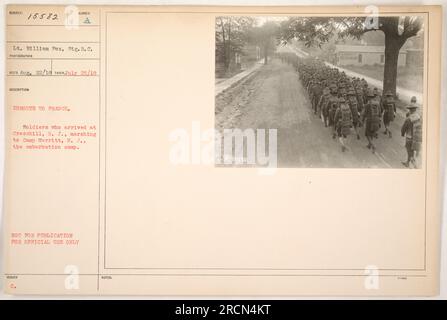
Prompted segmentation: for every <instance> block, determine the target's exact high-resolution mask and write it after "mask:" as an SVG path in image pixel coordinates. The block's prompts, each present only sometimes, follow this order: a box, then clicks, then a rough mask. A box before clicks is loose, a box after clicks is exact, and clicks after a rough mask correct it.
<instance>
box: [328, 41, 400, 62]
mask: <svg viewBox="0 0 447 320" xmlns="http://www.w3.org/2000/svg"><path fill="white" fill-rule="evenodd" d="M335 47H336V49H335V52H336V59H337V60H336V61H337V64H338V65H339V66H347V65H356V66H364V65H375V64H379V65H383V64H384V63H385V46H355V45H336V46H335ZM406 56H407V52H406V50H404V49H401V50H400V52H399V60H398V66H405V63H406Z"/></svg>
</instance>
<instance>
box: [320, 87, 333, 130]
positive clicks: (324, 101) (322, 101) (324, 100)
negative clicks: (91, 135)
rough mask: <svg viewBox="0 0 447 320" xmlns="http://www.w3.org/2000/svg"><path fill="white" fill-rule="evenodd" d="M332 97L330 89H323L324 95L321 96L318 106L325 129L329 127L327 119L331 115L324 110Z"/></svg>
mask: <svg viewBox="0 0 447 320" xmlns="http://www.w3.org/2000/svg"><path fill="white" fill-rule="evenodd" d="M330 95H331V93H330V90H329V87H325V88H324V89H323V95H322V96H321V98H320V101H319V102H318V106H317V109H318V112H319V113H320V118H321V121H323V123H324V126H325V127H327V119H328V116H329V114H328V113H327V110H326V111H325V110H324V108H323V106H325V105H326V104H327V102H328V101H329V97H330Z"/></svg>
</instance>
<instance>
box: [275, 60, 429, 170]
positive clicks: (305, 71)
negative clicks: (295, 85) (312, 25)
mask: <svg viewBox="0 0 447 320" xmlns="http://www.w3.org/2000/svg"><path fill="white" fill-rule="evenodd" d="M280 58H281V60H282V61H283V62H287V63H290V64H292V65H293V66H294V68H295V70H296V71H297V72H298V74H299V78H300V80H301V82H302V84H303V86H304V88H305V89H306V90H307V92H308V94H309V98H310V102H311V106H312V111H313V112H314V114H315V115H317V116H319V117H320V118H321V120H322V122H323V123H324V126H325V127H330V128H332V130H331V135H332V138H333V139H336V138H337V137H338V140H339V142H340V145H341V151H342V152H345V151H347V150H349V147H348V145H347V142H348V140H347V138H348V136H349V135H350V134H352V133H354V134H355V136H356V137H357V139H359V140H360V134H359V128H361V127H362V126H363V125H364V127H365V137H366V139H367V141H368V144H367V145H366V147H367V148H368V149H370V150H371V151H372V152H373V153H375V152H376V145H375V144H374V139H378V137H379V134H378V133H379V130H380V128H381V126H382V123H383V126H384V131H383V134H385V135H386V136H388V137H389V138H391V137H392V132H391V130H390V129H389V127H390V123H391V122H392V121H393V120H394V118H395V116H396V102H395V99H394V95H393V93H392V92H391V91H387V92H385V94H384V95H383V96H382V95H380V93H379V90H378V89H377V88H373V89H372V88H370V87H369V86H368V83H367V82H366V81H365V80H364V79H360V78H356V77H349V76H347V75H346V74H345V73H344V72H340V71H339V70H338V69H337V68H331V67H329V66H327V65H326V64H324V62H323V61H321V60H318V59H314V58H305V59H303V58H299V57H298V56H296V55H295V54H293V53H281V54H280ZM417 108H418V106H417V104H416V97H412V98H411V104H410V105H408V106H407V109H408V110H409V111H408V113H407V114H406V119H405V122H404V124H403V126H402V128H401V134H402V136H403V137H405V139H406V143H405V148H406V151H407V160H406V161H403V162H402V164H403V165H404V166H405V167H410V165H412V166H413V167H414V168H417V166H418V159H419V154H420V150H421V144H422V119H421V117H420V115H419V114H418V113H417V112H416V110H417Z"/></svg>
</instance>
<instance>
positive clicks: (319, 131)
mask: <svg viewBox="0 0 447 320" xmlns="http://www.w3.org/2000/svg"><path fill="white" fill-rule="evenodd" d="M403 121H404V119H403V117H402V116H401V115H398V116H397V117H396V119H395V121H394V122H393V123H392V125H391V130H392V133H393V137H392V138H389V137H388V136H387V135H384V134H383V133H382V132H383V130H384V129H383V128H381V129H380V131H379V138H378V139H376V140H375V144H376V147H377V151H376V153H375V154H373V153H372V152H371V151H370V150H369V149H367V148H366V145H367V141H366V138H365V136H364V128H360V131H361V139H360V140H357V138H356V137H355V135H354V134H352V135H350V136H349V140H348V145H349V147H350V150H348V151H346V152H342V151H341V148H340V144H339V143H338V140H337V139H335V140H334V139H332V128H325V127H324V124H323V123H322V121H321V119H320V118H319V117H317V116H316V115H314V114H313V112H312V110H311V107H310V102H309V98H308V96H307V92H306V91H305V90H304V88H303V87H302V85H301V83H300V81H299V78H298V74H297V73H296V71H295V70H293V68H292V67H291V66H290V65H288V64H285V63H282V62H281V61H280V60H277V59H274V60H271V62H270V64H268V65H266V66H262V67H261V68H260V69H259V70H258V71H256V73H254V74H253V75H252V76H250V77H249V78H248V79H246V80H244V81H242V82H240V83H239V84H238V85H236V86H235V87H233V88H231V89H229V90H226V91H225V92H223V93H222V94H221V95H219V96H218V97H217V98H216V128H217V129H224V128H240V129H246V128H253V129H277V130H278V139H277V141H278V150H277V152H278V166H279V167H314V168H324V167H332V168H404V167H403V165H402V164H401V161H403V160H405V159H406V151H405V148H404V143H405V140H404V138H402V137H401V135H400V126H401V125H402V123H403Z"/></svg>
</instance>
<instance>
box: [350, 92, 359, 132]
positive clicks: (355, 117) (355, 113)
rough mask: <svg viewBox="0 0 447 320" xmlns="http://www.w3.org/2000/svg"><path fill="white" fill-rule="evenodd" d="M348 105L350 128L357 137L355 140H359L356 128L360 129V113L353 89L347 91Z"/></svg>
mask: <svg viewBox="0 0 447 320" xmlns="http://www.w3.org/2000/svg"><path fill="white" fill-rule="evenodd" d="M347 102H348V105H349V107H350V108H351V113H352V126H353V128H354V131H355V133H356V135H357V140H360V135H359V131H358V128H359V127H360V112H359V108H358V101H357V98H356V95H355V91H354V88H350V89H349V90H348V101H347Z"/></svg>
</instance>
